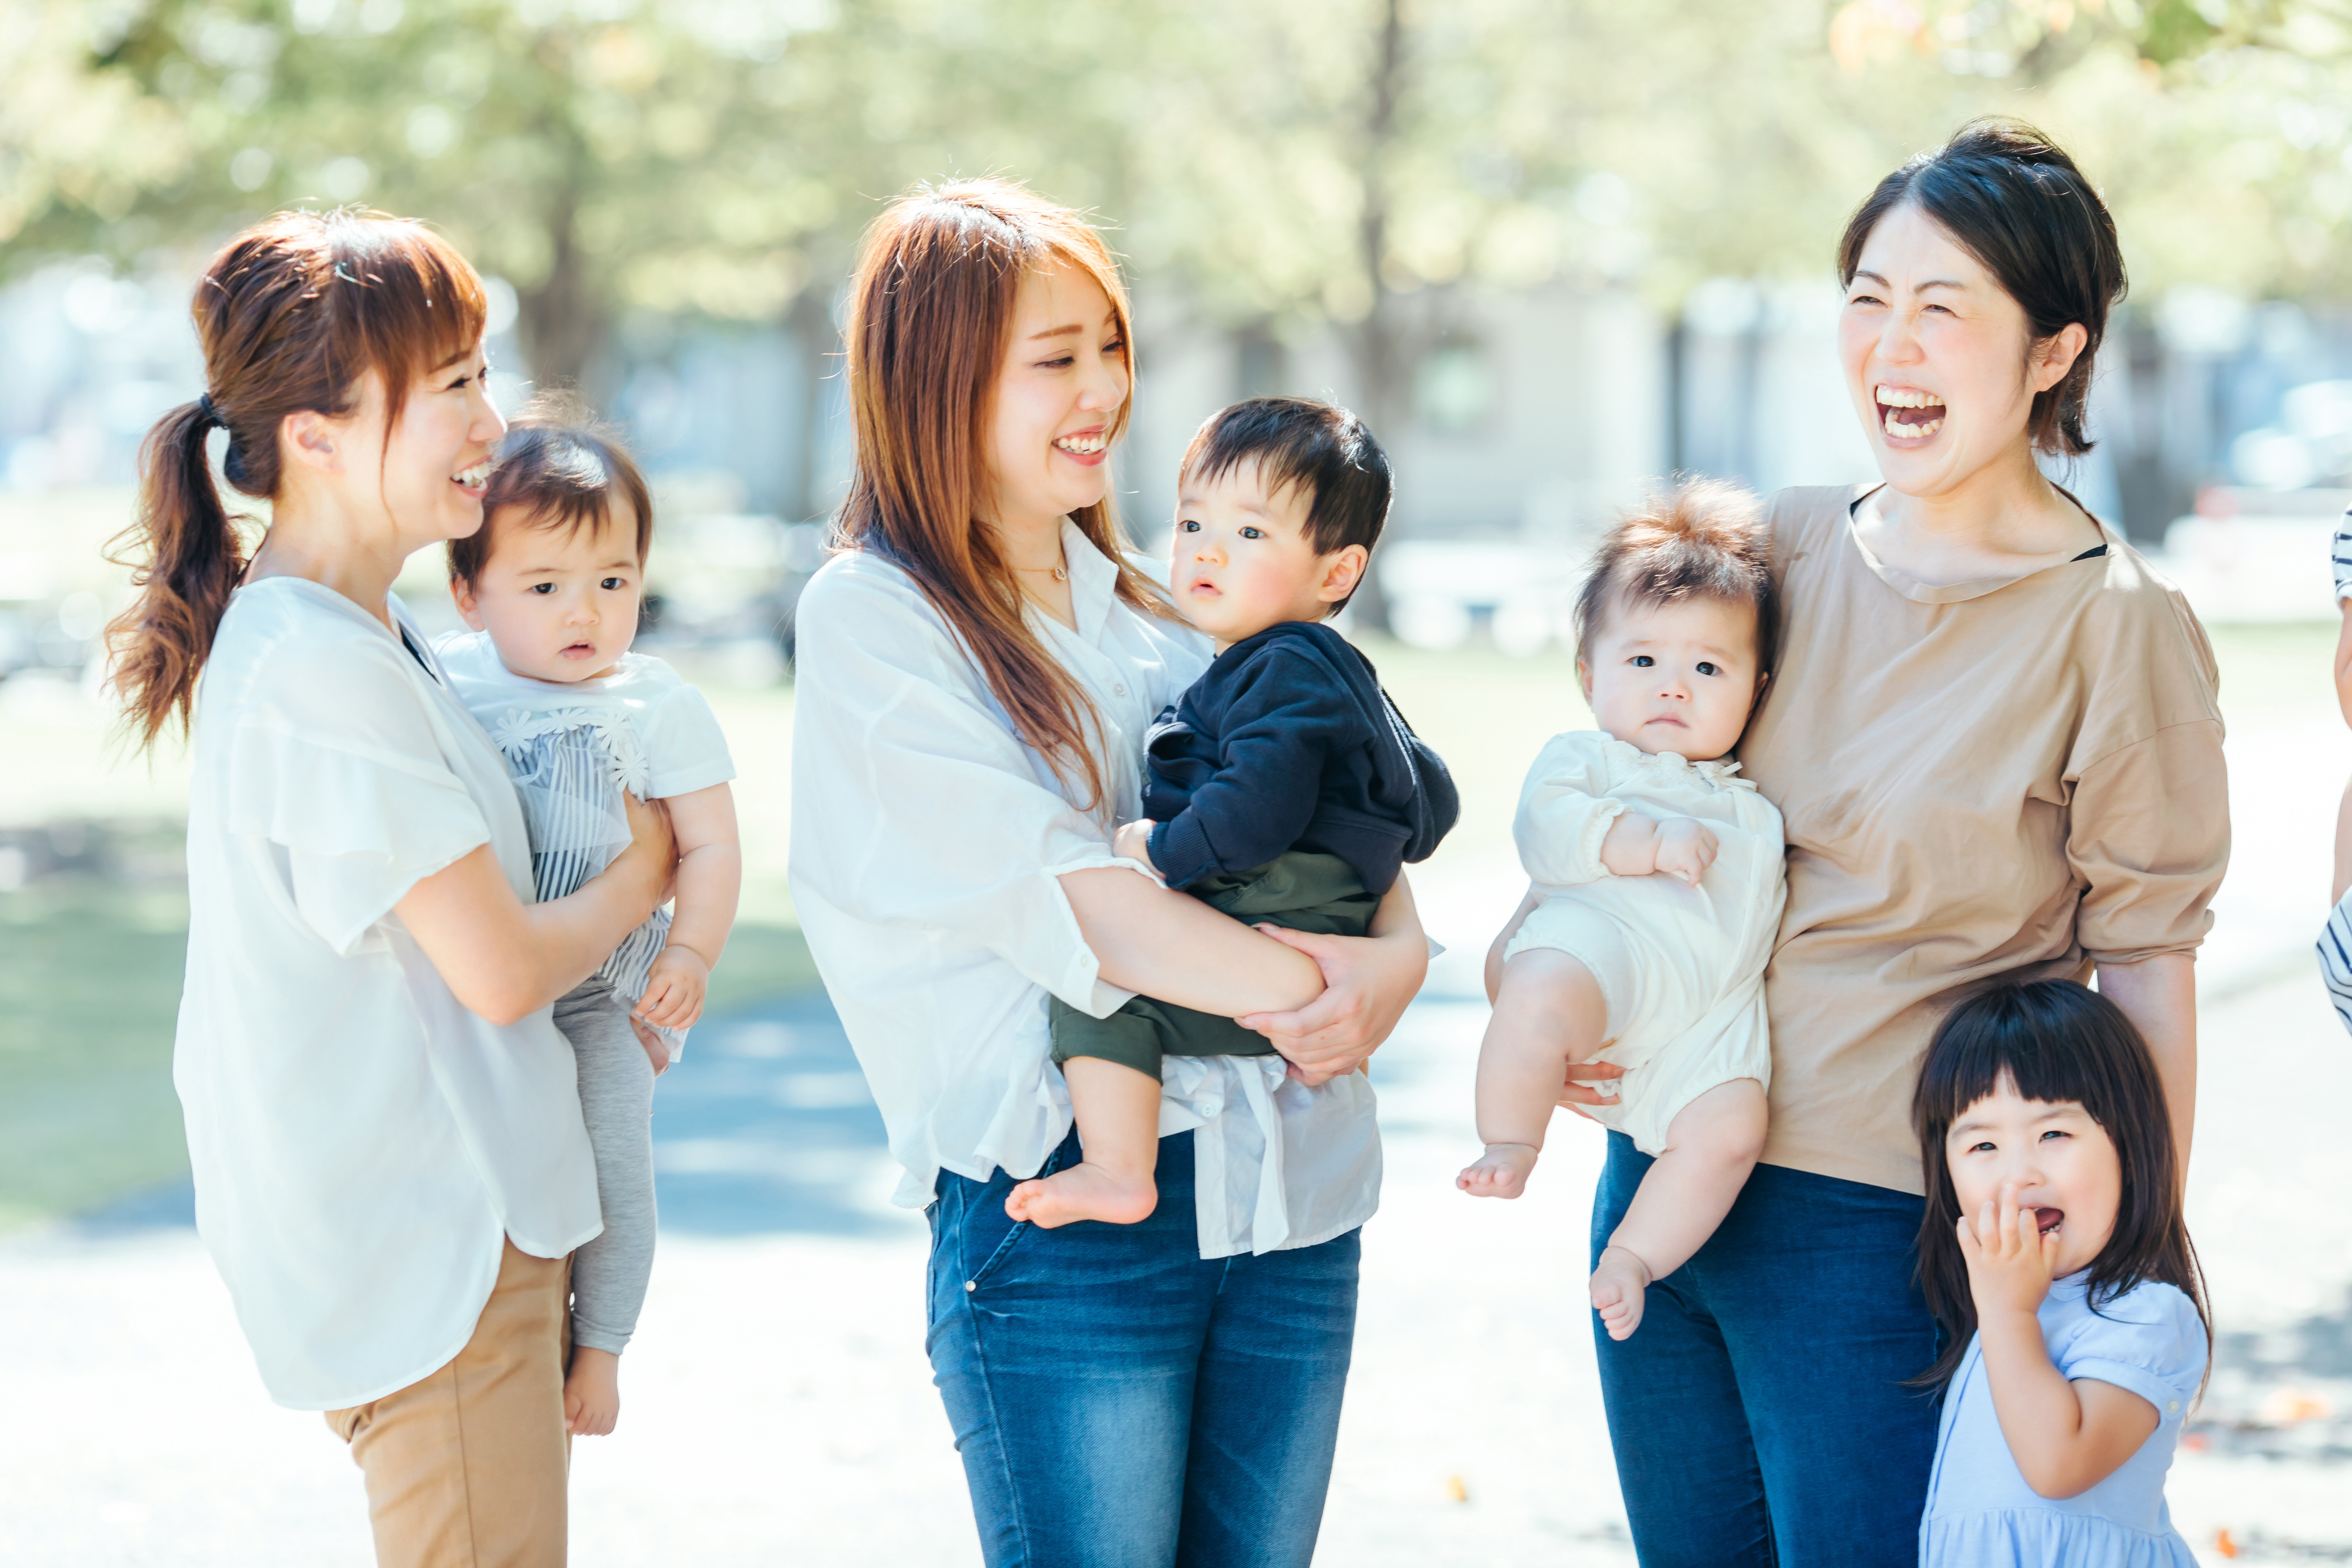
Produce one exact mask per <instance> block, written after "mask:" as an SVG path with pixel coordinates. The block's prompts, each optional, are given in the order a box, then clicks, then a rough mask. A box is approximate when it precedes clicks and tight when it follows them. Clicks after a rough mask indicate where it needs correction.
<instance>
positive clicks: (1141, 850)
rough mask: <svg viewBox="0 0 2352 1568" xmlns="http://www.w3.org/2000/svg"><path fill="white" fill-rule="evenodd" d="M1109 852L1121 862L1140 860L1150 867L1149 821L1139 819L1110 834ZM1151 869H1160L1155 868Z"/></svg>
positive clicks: (1147, 818) (1148, 818)
mask: <svg viewBox="0 0 2352 1568" xmlns="http://www.w3.org/2000/svg"><path fill="white" fill-rule="evenodd" d="M1110 852H1111V853H1112V854H1114V855H1116V856H1118V858H1121V859H1123V860H1140V861H1142V862H1143V863H1144V864H1145V865H1147V866H1151V819H1150V817H1148V816H1146V817H1140V818H1139V819H1137V820H1136V821H1134V822H1130V823H1129V824H1127V826H1124V827H1121V828H1120V829H1119V830H1118V832H1117V833H1114V834H1112V835H1111V838H1110ZM1151 868H1152V869H1153V870H1155V871H1157V870H1159V869H1160V868H1159V867H1157V866H1151Z"/></svg>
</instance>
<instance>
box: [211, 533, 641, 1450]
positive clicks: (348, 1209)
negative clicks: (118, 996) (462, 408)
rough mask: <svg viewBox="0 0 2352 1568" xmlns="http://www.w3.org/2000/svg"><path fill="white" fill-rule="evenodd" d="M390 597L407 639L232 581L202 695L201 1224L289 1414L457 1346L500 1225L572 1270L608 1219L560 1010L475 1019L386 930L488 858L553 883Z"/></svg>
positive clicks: (304, 600) (306, 596)
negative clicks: (537, 867) (467, 862)
mask: <svg viewBox="0 0 2352 1568" xmlns="http://www.w3.org/2000/svg"><path fill="white" fill-rule="evenodd" d="M392 607H393V613H394V616H395V617H397V619H398V622H399V624H400V626H402V627H403V629H404V631H405V633H406V635H407V638H408V641H409V647H403V646H402V641H401V639H400V638H399V637H394V634H393V633H392V632H390V631H388V630H386V629H385V627H384V626H383V624H382V623H381V622H379V621H377V620H376V619H375V618H374V617H373V616H370V615H368V614H367V613H366V612H365V611H364V610H362V609H361V608H360V607H359V606H358V605H354V604H352V602H351V601H350V600H349V599H346V598H344V597H343V596H342V595H341V594H338V593H336V592H334V591H333V590H332V589H331V588H325V587H322V586H320V584H316V583H310V582H306V581H303V580H301V579H299V578H292V577H269V578H264V579H263V580H261V581H260V582H257V583H256V584H252V585H251V586H249V587H246V588H242V589H239V590H238V591H237V594H236V597H235V598H233V599H232V600H231V601H230V603H229V608H228V614H227V616H226V617H225V618H224V619H223V620H222V622H221V627H220V635H219V637H217V639H215V642H214V644H213V648H212V655H211V658H210V659H209V660H208V661H207V663H206V666H205V675H204V684H203V687H202V689H201V692H200V694H199V697H198V700H197V703H196V723H195V744H194V769H193V774H192V778H191V781H190V792H189V801H188V900H189V921H188V978H187V988H186V991H185V993H184V995H183V997H182V1000H181V1003H180V1027H179V1037H178V1043H177V1046H176V1047H175V1049H174V1051H173V1059H172V1077H173V1083H174V1084H175V1085H176V1086H177V1088H178V1089H179V1091H180V1103H181V1105H182V1107H183V1109H184V1111H185V1114H186V1121H187V1130H188V1154H189V1158H190V1161H191V1163H193V1165H194V1171H195V1186H196V1229H197V1232H198V1234H200V1235H201V1236H202V1237H204V1241H205V1247H207V1248H208V1249H209V1250H210V1251H211V1253H212V1256H213V1260H214V1262H215V1264H216V1265H217V1266H218V1267H219V1268H220V1272H221V1278H222V1279H224V1280H226V1282H227V1285H228V1289H229V1295H230V1297H231V1298H232V1299H233V1300H234V1301H235V1303H236V1314H237V1321H238V1322H239V1323H240V1324H242V1325H243V1327H244V1329H245V1333H246V1338H247V1341H249V1342H251V1344H252V1346H253V1352H254V1359H255V1360H256V1361H257V1363H259V1365H260V1369H261V1377H262V1382H263V1384H265V1385H266V1386H267V1387H268V1390H269V1394H270V1396H271V1397H272V1398H274V1399H276V1400H277V1401H278V1403H279V1404H280V1405H290V1406H293V1407H294V1408H296V1409H304V1410H333V1409H341V1408H346V1407H349V1406H351V1405H362V1404H364V1403H366V1402H367V1401H369V1400H371V1399H375V1398H378V1397H380V1396H382V1395H383V1394H390V1393H392V1392H393V1391H394V1390H395V1389H399V1388H404V1387H406V1386H407V1385H408V1384H412V1383H415V1381H417V1380H418V1379H419V1378H421V1377H424V1376H425V1375H426V1374H427V1373H431V1372H433V1371H435V1370H436V1369H437V1368H439V1367H440V1366H442V1365H444V1364H445V1363H447V1362H448V1361H449V1360H450V1359H451V1358H452V1357H454V1356H455V1355H457V1352H459V1351H460V1350H462V1349H464V1348H465V1344H466V1342H467V1340H468V1339H470V1338H471V1337H472V1336H473V1332H474V1325H475V1323H476V1321H478V1319H479V1318H480V1316H481V1312H482V1306H483V1304H484V1303H485V1302H487V1301H488V1300H489V1298H490V1289H491V1287H492V1286H493V1285H494V1284H495V1283H496V1282H497V1279H498V1273H499V1257H500V1255H501V1251H502V1245H501V1241H500V1237H502V1236H504V1237H512V1238H513V1240H514V1244H515V1245H516V1246H517V1247H520V1248H521V1249H522V1250H523V1251H525V1252H529V1253H532V1254H534V1255H536V1256H538V1257H541V1258H561V1257H562V1256H563V1255H564V1254H565V1253H567V1252H569V1251H571V1250H572V1248H573V1247H578V1246H579V1245H580V1244H581V1243H582V1242H584V1241H586V1240H588V1239H589V1238H591V1237H593V1236H595V1235H596V1233H597V1232H598V1230H599V1229H600V1228H601V1227H602V1223H603V1222H602V1217H601V1215H600V1214H599V1211H598V1208H597V1204H596V1168H595V1163H594V1161H593V1157H592V1156H591V1154H590V1152H589V1148H588V1134H587V1131H586V1129H585V1127H584V1126H583V1124H582V1121H581V1117H580V1095H579V1089H578V1082H577V1079H576V1077H575V1069H574V1064H573V1060H572V1048H571V1047H570V1046H569V1045H567V1044H566V1043H565V1042H564V1038H563V1037H562V1034H560V1033H559V1032H557V1030H556V1027H555V1025H554V1023H553V1022H552V1020H551V1017H550V1016H549V1014H548V1012H547V1010H546V1009H544V1008H542V1009H541V1011H539V1012H537V1013H535V1014H533V1015H531V1016H530V1017H528V1018H525V1019H523V1020H522V1021H521V1022H520V1023H517V1024H514V1025H510V1026H505V1027H501V1026H498V1025H495V1024H491V1023H488V1022H487V1021H486V1020H484V1019H483V1018H481V1017H480V1016H478V1015H476V1014H474V1013H471V1012H469V1011H467V1008H466V1007H465V1006H464V1005H462V1004H461V1003H459V1002H458V1000H457V997H456V996H455V995H454V994H451V992H450V990H449V987H448V985H447V984H446V983H445V982H444V981H443V980H442V978H441V975H440V972H439V971H437V970H436V969H435V968H434V967H433V964H432V963H431V961H430V960H428V959H427V958H426V957H425V953H424V950H423V949H421V948H419V947H418V946H417V945H416V942H415V939H414V938H412V937H411V936H410V935H409V934H408V932H407V931H406V930H405V929H404V927H403V926H402V925H401V923H400V921H399V918H398V917H397V916H395V915H394V913H393V906H394V904H396V903H398V902H399V901H400V900H401V899H402V897H403V896H404V895H405V894H406V893H407V891H408V889H411V888H412V887H414V886H415V885H416V883H417V882H419V881H421V880H422V879H425V878H426V877H429V876H431V875H432V874H433V873H434V872H436V871H438V870H441V869H443V868H445V867H447V866H449V865H451V864H453V863H454V862H456V861H457V860H459V859H461V858H464V857H465V856H466V855H467V854H469V853H471V852H472V851H473V850H474V849H475V848H476V847H478V846H480V845H483V844H488V845H489V846H490V847H491V849H492V850H493V852H494V853H495V854H496V855H497V857H498V861H499V869H500V870H501V871H503V872H504V873H505V874H506V879H507V882H508V884H509V886H510V887H512V888H513V889H514V890H515V896H516V897H518V898H520V899H521V900H523V901H524V902H526V903H528V902H530V900H531V878H530V841H529V839H528V837H526V835H525V832H524V827H523V818H522V810H521V807H520V805H519V804H518V802H517V800H516V798H515V792H514V787H513V785H512V784H509V782H508V779H507V770H506V763H504V761H503V760H501V759H500V757H499V752H498V748H497V747H495V746H493V745H492V744H491V743H490V739H489V737H488V735H486V734H484V733H483V732H482V728H481V726H480V725H478V724H477V723H476V722H475V721H474V720H473V718H472V716H471V715H469V714H468V713H467V711H466V710H465V707H464V705H463V704H461V703H460V702H458V700H457V698H456V697H455V696H453V695H452V694H451V693H450V691H449V690H448V689H447V688H446V686H445V685H444V684H443V683H442V682H441V681H439V680H437V679H435V676H434V675H433V674H430V673H428V672H427V670H426V669H425V666H424V665H423V664H422V663H420V662H419V659H420V658H425V659H429V658H431V655H430V654H429V653H426V652H425V651H424V649H425V640H424V637H423V636H422V634H420V633H419V632H417V630H416V629H415V623H414V622H412V621H411V620H409V618H408V615H407V611H406V610H405V609H404V608H403V607H402V606H401V605H400V603H399V601H398V600H397V599H395V600H394V601H393V605H392ZM412 649H414V650H415V651H414V652H412V651H411V650H412Z"/></svg>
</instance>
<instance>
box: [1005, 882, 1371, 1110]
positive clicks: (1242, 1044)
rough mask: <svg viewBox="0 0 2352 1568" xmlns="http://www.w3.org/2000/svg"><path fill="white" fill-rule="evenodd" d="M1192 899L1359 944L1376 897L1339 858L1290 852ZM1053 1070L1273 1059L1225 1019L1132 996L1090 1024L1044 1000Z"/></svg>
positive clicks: (1251, 919)
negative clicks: (1089, 1064) (1075, 1060)
mask: <svg viewBox="0 0 2352 1568" xmlns="http://www.w3.org/2000/svg"><path fill="white" fill-rule="evenodd" d="M1192 896H1193V897H1194V898H1197V899H1199V900H1201V901H1202V902H1203V903H1205V904H1207V905H1208V906H1209V907H1210V908H1212V909H1214V910H1221V911H1223V913H1225V914H1228V915H1231V916H1233V917H1234V919H1235V920H1237V921H1245V922H1247V923H1249V924H1251V925H1258V924H1265V925H1277V926H1286V927H1288V928H1289V929H1290V930H1292V931H1317V932H1319V933H1321V934H1322V935H1325V936H1361V935H1363V934H1364V933H1365V932H1366V931H1369V930H1370V929H1371V924H1372V914H1373V911H1374V910H1378V909H1379V908H1380V907H1381V900H1380V899H1379V897H1378V896H1377V895H1375V894H1373V893H1370V892H1368V891H1366V890H1365V888H1364V884H1363V879H1361V878H1360V877H1358V876H1357V875H1356V873H1355V869H1354V868H1352V867H1350V866H1349V864H1348V863H1347V862H1346V861H1345V860H1342V859H1340V858H1339V857H1338V856H1337V855H1319V854H1316V853H1314V852H1312V851H1310V850H1305V849H1293V850H1291V851H1290V852H1289V853H1288V854H1286V855H1281V856H1277V857H1276V858H1274V859H1272V860H1270V861H1268V862H1266V863H1265V865H1263V866H1260V867H1258V868H1256V869H1255V870H1252V871H1244V872H1241V873H1239V874H1237V875H1234V876H1229V877H1226V876H1219V877H1211V878H1208V879H1205V880H1203V881H1202V882H1200V883H1198V884H1196V885H1195V886H1194V887H1193V888H1192ZM1049 1006H1050V1011H1051V1014H1052V1019H1053V1029H1054V1061H1055V1065H1057V1066H1058V1065H1059V1064H1061V1063H1063V1062H1066V1061H1068V1060H1069V1059H1070V1058H1072V1057H1095V1058H1100V1059H1101V1060H1104V1061H1112V1062H1118V1064H1120V1065H1121V1066H1123V1067H1131V1068H1134V1069H1135V1070H1136V1071H1138V1072H1139V1073H1144V1074H1148V1075H1149V1076H1150V1077H1152V1078H1154V1079H1156V1078H1158V1077H1159V1076H1160V1058H1161V1057H1263V1056H1271V1055H1273V1054H1274V1046H1273V1045H1272V1043H1271V1042H1269V1041H1268V1040H1267V1039H1266V1037H1265V1036H1264V1035H1261V1034H1258V1033H1257V1032H1256V1031H1255V1030H1252V1029H1244V1028H1243V1027H1242V1026H1240V1025H1239V1024H1236V1023H1234V1021H1233V1020H1232V1019H1231V1018H1226V1017H1221V1016H1218V1015H1216V1014H1214V1013H1196V1012H1194V1011H1193V1010H1192V1008H1190V1007H1179V1006H1177V1005H1174V1004H1173V1003H1170V1002H1155V1001H1153V1000H1152V999H1151V998H1150V997H1149V996H1138V997H1135V998H1134V999H1133V1000H1131V1001H1129V1003H1128V1004H1127V1005H1125V1006H1123V1007H1121V1008H1120V1009H1119V1010H1118V1012H1116V1013H1113V1014H1112V1015H1111V1016H1109V1017H1108V1018H1096V1017H1091V1016H1088V1015H1087V1014H1085V1013H1081V1012H1079V1011H1078V1010H1077V1009H1076V1007H1073V1006H1071V1005H1068V1004H1067V1003H1066V1002H1064V1001H1062V1000H1061V999H1060V998H1059V997H1054V998H1052V999H1051V1000H1050V1004H1049Z"/></svg>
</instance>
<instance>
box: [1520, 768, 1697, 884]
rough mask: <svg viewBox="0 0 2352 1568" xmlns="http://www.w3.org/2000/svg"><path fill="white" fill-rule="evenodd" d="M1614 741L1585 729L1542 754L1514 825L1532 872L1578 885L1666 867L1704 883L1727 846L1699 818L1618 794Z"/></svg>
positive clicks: (1544, 878) (1555, 881) (1522, 795)
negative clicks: (1647, 808)
mask: <svg viewBox="0 0 2352 1568" xmlns="http://www.w3.org/2000/svg"><path fill="white" fill-rule="evenodd" d="M1606 742H1607V737H1606V736H1602V735H1601V734H1600V733H1599V732H1598V731H1575V732H1573V733H1570V734H1566V735H1560V736H1556V737H1554V739H1553V740H1552V741H1551V742H1550V743H1549V744H1548V745H1546V746H1545V747H1544V749H1543V752H1542V754H1541V755H1540V756H1538V757H1537V758H1536V763H1535V766H1534V767H1533V768H1532V769H1530V770H1529V771H1528V781H1527V784H1525V785H1524V786H1523V787H1522V788H1521V790H1520V792H1519V810H1518V816H1517V820H1516V821H1515V822H1514V823H1513V824H1512V836H1513V837H1515V838H1516V839H1517V841H1518V846H1519V860H1520V863H1521V864H1522V865H1524V866H1525V867H1526V868H1527V870H1528V876H1529V877H1531V878H1533V879H1535V880H1536V881H1537V882H1538V883H1542V884H1544V885H1546V886H1549V887H1556V888H1572V887H1577V886H1580V885H1581V884H1583V883H1586V882H1596V881H1599V880H1600V879H1601V878H1602V877H1604V876H1608V877H1647V876H1650V875H1651V874H1653V873H1660V874H1663V875H1665V876H1669V877H1674V878H1676V879H1680V880H1681V881H1684V882H1686V883H1688V884H1690V885H1691V886H1693V887H1696V886H1697V885H1698V882H1699V879H1701V878H1702V877H1704V876H1706V868H1708V867H1709V866H1712V865H1713V864H1714V863H1715V858H1716V854H1717V849H1718V848H1719V847H1720V845H1719V841H1718V839H1717V836H1716V833H1715V830H1714V829H1712V828H1710V827H1709V826H1706V824H1705V823H1702V822H1699V821H1696V820H1695V819H1693V818H1691V817H1686V816H1669V817H1664V818H1661V817H1656V816H1649V815H1647V814H1645V813H1643V812H1638V811H1634V810H1633V809H1631V808H1630V807H1628V806H1627V805H1625V803H1624V802H1623V801H1622V800H1619V799H1617V798H1616V797H1615V796H1613V795H1611V794H1610V793H1609V789H1610V779H1609V764H1608V761H1607V754H1606V752H1605V751H1604V750H1603V747H1604V745H1605V743H1606Z"/></svg>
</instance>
